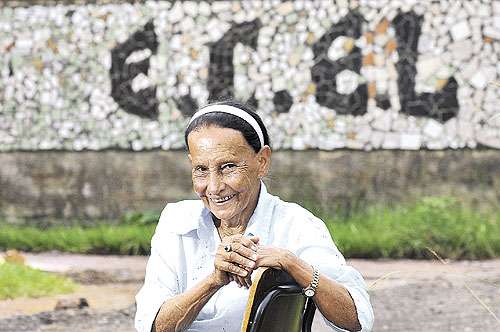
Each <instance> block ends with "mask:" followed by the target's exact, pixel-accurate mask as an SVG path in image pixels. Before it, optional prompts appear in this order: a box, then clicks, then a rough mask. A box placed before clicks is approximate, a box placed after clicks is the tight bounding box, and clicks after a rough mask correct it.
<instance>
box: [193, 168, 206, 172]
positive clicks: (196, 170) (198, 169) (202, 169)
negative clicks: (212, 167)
mask: <svg viewBox="0 0 500 332" xmlns="http://www.w3.org/2000/svg"><path fill="white" fill-rule="evenodd" d="M206 170H207V169H206V167H203V166H196V167H195V168H194V169H193V171H194V172H195V173H203V172H205V171H206Z"/></svg>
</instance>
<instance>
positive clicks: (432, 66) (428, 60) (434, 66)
mask: <svg viewBox="0 0 500 332" xmlns="http://www.w3.org/2000/svg"><path fill="white" fill-rule="evenodd" d="M442 66H443V63H442V62H441V59H440V58H439V57H434V56H426V57H424V56H421V57H420V59H419V60H418V61H417V80H423V81H425V80H427V79H429V78H430V77H431V76H432V75H434V74H435V73H436V71H437V70H438V69H439V68H441V67H442Z"/></svg>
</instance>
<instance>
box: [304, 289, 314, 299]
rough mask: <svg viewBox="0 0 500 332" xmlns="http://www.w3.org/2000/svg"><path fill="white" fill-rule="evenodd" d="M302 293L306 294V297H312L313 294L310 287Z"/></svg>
mask: <svg viewBox="0 0 500 332" xmlns="http://www.w3.org/2000/svg"><path fill="white" fill-rule="evenodd" d="M304 294H306V296H307V297H313V296H314V290H312V289H306V291H305V292H304Z"/></svg>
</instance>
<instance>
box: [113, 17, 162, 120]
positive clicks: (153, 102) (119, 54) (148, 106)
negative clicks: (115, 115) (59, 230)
mask: <svg viewBox="0 0 500 332" xmlns="http://www.w3.org/2000/svg"><path fill="white" fill-rule="evenodd" d="M144 49H149V50H151V52H152V54H156V51H157V49H158V40H157V37H156V34H155V31H154V25H153V22H152V21H149V22H148V23H147V24H146V25H145V26H144V29H143V30H139V31H136V32H135V33H134V34H133V35H132V36H130V37H129V38H128V39H127V40H126V41H125V42H124V43H122V44H119V45H117V46H116V47H115V48H113V50H112V51H111V61H112V62H111V70H110V75H111V96H112V97H113V99H114V100H115V101H116V102H117V103H118V105H120V107H121V108H122V109H123V110H124V111H126V112H128V113H131V114H135V115H138V116H140V117H143V118H150V119H156V118H158V100H157V99H156V86H155V87H148V88H146V89H142V90H140V91H138V92H134V91H133V90H132V80H133V79H134V78H135V77H136V76H137V75H138V74H140V73H143V74H144V75H146V74H147V72H148V69H149V57H148V58H146V59H144V60H142V61H140V62H136V63H126V60H127V58H128V56H129V55H130V54H132V53H133V52H135V51H139V50H144Z"/></svg>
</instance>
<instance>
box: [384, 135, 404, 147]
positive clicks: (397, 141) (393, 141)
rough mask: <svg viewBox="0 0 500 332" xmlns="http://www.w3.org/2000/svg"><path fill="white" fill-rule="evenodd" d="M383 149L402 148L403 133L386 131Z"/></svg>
mask: <svg viewBox="0 0 500 332" xmlns="http://www.w3.org/2000/svg"><path fill="white" fill-rule="evenodd" d="M382 148H383V149H399V148H401V135H400V134H396V133H386V134H385V137H384V141H383V142H382Z"/></svg>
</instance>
